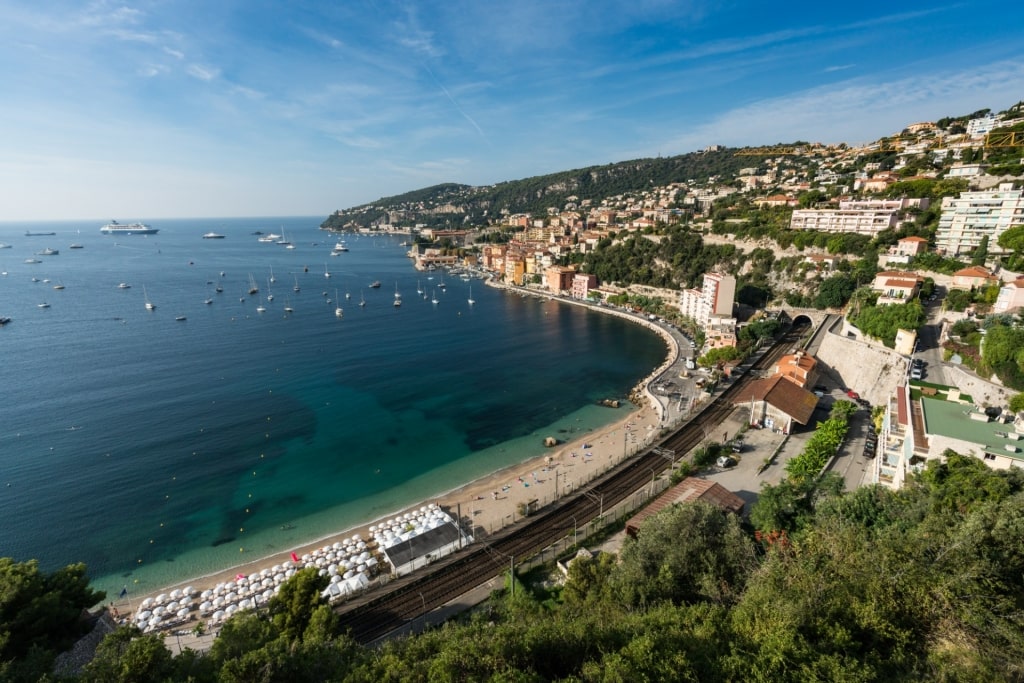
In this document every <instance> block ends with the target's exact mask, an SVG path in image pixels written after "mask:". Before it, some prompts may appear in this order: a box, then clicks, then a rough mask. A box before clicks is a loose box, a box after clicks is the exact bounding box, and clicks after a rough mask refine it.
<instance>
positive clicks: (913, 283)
mask: <svg viewBox="0 0 1024 683" xmlns="http://www.w3.org/2000/svg"><path fill="white" fill-rule="evenodd" d="M885 286H886V287H898V288H900V289H913V288H914V287H917V280H897V279H896V278H890V279H888V280H886V281H885Z"/></svg>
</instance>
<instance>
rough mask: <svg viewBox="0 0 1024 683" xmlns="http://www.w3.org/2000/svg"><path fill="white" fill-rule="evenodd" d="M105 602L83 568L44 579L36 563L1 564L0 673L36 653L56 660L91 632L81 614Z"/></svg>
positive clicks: (73, 566)
mask: <svg viewBox="0 0 1024 683" xmlns="http://www.w3.org/2000/svg"><path fill="white" fill-rule="evenodd" d="M105 596H106V594H105V593H103V592H102V591H94V590H92V589H90V588H89V581H88V579H87V578H86V568H85V565H84V564H81V563H79V564H71V565H68V566H66V567H64V568H62V569H58V570H57V571H55V572H53V573H52V574H45V573H42V572H40V571H39V563H38V561H36V560H30V561H28V562H15V561H14V560H12V559H11V558H8V557H4V558H0V667H2V666H3V665H4V664H5V663H7V662H10V661H13V660H18V659H21V658H23V657H26V656H27V655H28V654H29V652H30V651H31V650H33V649H34V650H36V651H37V655H38V653H39V652H45V653H49V657H50V658H51V659H52V657H53V656H55V655H56V653H58V652H61V651H63V650H66V649H67V648H69V647H70V646H71V645H72V644H73V643H74V642H75V641H76V640H77V639H78V638H79V637H81V636H82V635H84V633H85V632H86V631H87V629H88V626H87V623H86V622H85V621H84V620H82V619H81V616H82V611H83V610H85V609H88V608H89V607H91V606H93V605H95V604H96V603H98V602H101V601H102V600H103V598H104V597H105Z"/></svg>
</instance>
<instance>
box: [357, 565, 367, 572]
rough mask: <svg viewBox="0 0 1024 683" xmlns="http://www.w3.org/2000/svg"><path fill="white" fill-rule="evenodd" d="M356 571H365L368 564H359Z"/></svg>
mask: <svg viewBox="0 0 1024 683" xmlns="http://www.w3.org/2000/svg"><path fill="white" fill-rule="evenodd" d="M356 571H357V572H359V573H362V572H365V571H366V565H365V564H361V565H359V566H358V567H356Z"/></svg>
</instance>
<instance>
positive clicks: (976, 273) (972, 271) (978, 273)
mask: <svg viewBox="0 0 1024 683" xmlns="http://www.w3.org/2000/svg"><path fill="white" fill-rule="evenodd" d="M953 277H981V278H986V279H987V278H990V277H992V273H991V272H989V270H988V268H983V267H981V266H968V267H967V268H964V269H962V270H958V271H956V272H955V273H953Z"/></svg>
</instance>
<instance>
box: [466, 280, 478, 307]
mask: <svg viewBox="0 0 1024 683" xmlns="http://www.w3.org/2000/svg"><path fill="white" fill-rule="evenodd" d="M466 302H467V303H469V305H470V306H472V305H473V304H475V303H476V299H474V298H473V285H470V286H469V298H468V299H466Z"/></svg>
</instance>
